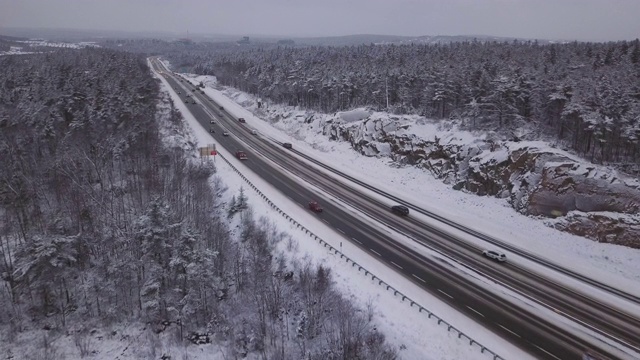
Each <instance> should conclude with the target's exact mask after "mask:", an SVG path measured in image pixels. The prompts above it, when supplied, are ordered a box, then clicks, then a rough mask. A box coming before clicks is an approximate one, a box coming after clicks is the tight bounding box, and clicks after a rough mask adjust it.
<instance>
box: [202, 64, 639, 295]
mask: <svg viewBox="0 0 640 360" xmlns="http://www.w3.org/2000/svg"><path fill="white" fill-rule="evenodd" d="M195 81H197V82H199V81H203V82H204V83H205V84H206V85H207V86H208V87H210V88H207V89H206V92H207V94H208V95H209V96H211V97H212V98H214V99H215V100H216V101H219V102H221V103H222V104H223V105H224V106H225V109H229V111H230V112H231V113H232V114H234V115H236V116H243V117H245V119H247V122H249V123H250V126H252V127H254V128H257V129H258V130H259V131H260V132H261V133H263V134H265V135H269V136H271V137H273V138H275V139H279V140H280V141H285V142H291V143H293V145H294V147H295V148H296V149H297V150H299V151H303V152H305V153H308V154H309V155H310V156H313V157H315V158H316V159H318V160H321V161H323V162H325V163H327V164H331V166H333V167H334V168H337V169H338V170H340V171H343V172H345V173H347V174H350V175H353V176H355V177H357V178H360V179H362V180H365V181H366V182H368V183H370V184H371V185H374V186H376V187H378V188H380V189H383V190H385V191H387V192H389V193H391V194H394V195H397V196H399V197H402V198H404V199H410V200H411V202H413V203H414V204H416V205H418V206H421V207H423V208H425V209H426V210H429V211H434V212H438V213H439V214H440V215H442V216H445V217H447V218H449V219H451V220H454V221H456V222H459V223H461V224H464V225H467V226H469V227H471V228H474V229H476V230H479V231H481V232H483V233H485V234H487V235H490V236H493V237H495V238H499V239H500V240H502V241H505V242H508V243H510V244H512V245H514V246H517V247H520V248H522V249H526V250H527V251H529V252H531V253H534V254H537V255H538V256H540V257H542V258H546V259H549V260H550V261H553V262H555V263H558V264H561V265H562V266H565V267H567V268H570V269H572V270H574V271H577V272H579V273H582V274H586V275H588V276H590V277H592V278H594V279H596V280H599V281H601V282H603V283H606V284H611V285H613V286H616V287H618V288H620V289H623V290H626V291H631V292H633V290H634V289H640V284H639V283H640V250H637V249H631V248H627V247H623V246H618V245H614V244H609V243H598V242H594V241H592V240H588V239H585V238H584V237H580V236H576V235H572V234H570V233H566V232H561V231H558V230H556V229H554V228H551V227H549V226H547V225H546V223H547V222H553V221H556V220H550V219H541V218H534V217H530V216H526V215H523V214H520V213H518V212H516V211H514V210H513V207H512V205H511V204H510V203H509V201H508V200H509V199H508V198H498V197H492V196H482V197H480V196H476V195H474V194H470V193H467V192H462V191H456V190H453V189H452V185H450V184H447V183H443V181H442V180H440V179H437V178H435V177H434V176H433V175H432V173H431V172H430V171H426V170H425V169H424V168H421V167H416V166H403V165H400V164H398V162H397V161H393V160H392V159H390V158H388V157H384V156H380V157H370V156H363V155H362V154H360V153H359V152H357V151H354V149H353V146H352V143H351V142H348V141H335V140H331V137H330V135H326V134H325V132H324V131H325V125H326V124H327V123H332V122H334V120H335V118H336V117H340V116H342V114H330V115H327V114H318V113H314V112H310V111H306V110H299V109H295V108H292V107H287V106H280V105H273V104H264V103H263V104H262V106H261V107H260V108H259V107H258V101H257V99H256V98H255V97H253V96H251V95H249V94H246V93H242V92H240V91H237V90H235V89H230V88H222V89H221V90H215V89H217V88H218V86H217V84H216V82H215V78H214V77H211V76H194V82H195ZM384 116H386V117H387V118H389V119H391V120H400V119H401V118H402V119H404V120H407V119H408V120H412V121H411V124H410V125H409V124H407V125H405V126H401V127H399V128H398V130H397V131H398V132H405V133H411V134H413V135H415V136H416V137H417V138H420V139H439V140H438V142H441V143H444V142H447V143H450V144H457V145H459V146H463V145H464V146H467V147H469V148H472V147H473V146H474V144H476V143H478V142H483V140H484V137H483V136H482V135H481V136H476V135H475V134H471V133H469V132H464V131H457V132H451V131H448V130H447V129H442V128H440V127H438V126H437V125H435V124H433V123H430V122H428V121H426V120H425V119H422V118H420V117H417V116H407V117H400V116H397V115H389V114H386V115H384V114H381V113H374V114H372V115H370V119H371V118H373V119H376V118H382V117H384ZM356 121H358V120H356ZM359 121H362V120H359ZM527 144H531V143H527ZM522 145H526V144H522ZM514 146H515V145H514ZM538 146H544V144H543V143H538ZM547 148H548V147H547ZM491 154H494V155H492V156H495V157H498V156H499V155H500V154H502V156H503V157H504V156H505V153H504V151H503V150H497V149H496V151H494V152H492V153H491ZM565 155H566V156H570V155H569V154H566V153H565ZM371 174H375V176H371ZM507 255H509V254H507ZM635 292H636V293H638V292H640V290H638V291H635Z"/></svg>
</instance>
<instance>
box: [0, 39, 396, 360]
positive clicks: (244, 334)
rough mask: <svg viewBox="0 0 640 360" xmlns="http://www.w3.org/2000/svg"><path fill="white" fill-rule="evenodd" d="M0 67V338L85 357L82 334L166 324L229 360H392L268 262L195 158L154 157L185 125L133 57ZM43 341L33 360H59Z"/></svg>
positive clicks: (247, 223) (286, 266) (260, 239)
mask: <svg viewBox="0 0 640 360" xmlns="http://www.w3.org/2000/svg"><path fill="white" fill-rule="evenodd" d="M0 68H2V69H3V71H2V72H0V153H2V154H3V156H2V157H0V225H1V227H0V275H1V278H0V324H6V327H3V328H0V334H1V335H2V336H0V337H2V338H3V340H5V341H8V342H11V341H13V339H15V338H16V337H17V336H18V335H19V334H20V333H22V332H25V331H29V330H33V329H42V328H44V329H46V330H47V331H49V332H50V333H52V334H58V335H64V334H74V336H76V337H77V338H78V339H79V340H77V341H76V345H77V347H78V354H79V355H80V356H82V357H84V356H87V355H88V354H89V353H90V350H91V349H87V345H86V344H87V342H86V341H82V338H83V337H87V336H89V333H90V331H92V329H95V328H96V327H101V326H105V325H106V324H112V323H122V322H134V321H139V322H141V323H144V324H147V325H148V326H147V327H148V328H149V331H154V330H155V332H156V333H159V332H161V331H163V329H164V328H165V326H166V325H167V324H173V326H171V329H172V330H171V331H174V332H175V334H172V336H173V337H174V338H175V339H176V342H177V343H184V342H185V341H186V339H187V338H188V337H189V334H191V333H192V332H199V333H208V334H209V336H211V337H212V338H213V339H212V341H214V342H218V343H220V344H221V347H223V348H224V349H225V351H224V352H223V353H225V354H228V356H229V358H237V357H244V356H247V355H251V354H253V356H254V357H255V358H262V359H298V358H307V359H355V358H367V359H374V358H375V359H394V358H395V357H396V356H397V355H396V351H395V350H394V349H392V348H391V347H390V346H389V345H388V344H387V343H386V342H385V338H384V335H383V334H381V333H379V332H377V331H375V329H373V325H372V323H371V315H370V314H367V312H366V311H359V310H358V309H355V308H354V307H353V306H352V305H351V304H350V303H349V301H348V300H346V299H344V298H342V297H341V295H340V294H338V292H337V290H335V289H334V288H333V285H332V279H331V272H330V270H329V269H326V268H324V267H322V266H317V265H314V264H310V263H299V262H296V261H290V260H287V259H286V258H285V257H284V256H283V255H282V254H278V253H275V252H274V245H275V244H276V243H278V242H280V241H286V238H287V235H285V234H282V233H279V232H277V231H275V230H274V227H273V226H271V224H269V223H268V222H266V221H263V220H255V219H253V216H252V213H251V209H250V206H249V205H250V204H246V201H245V200H244V197H243V196H242V194H237V198H235V199H234V202H233V204H232V206H229V205H228V204H224V203H222V201H221V200H220V199H221V198H220V194H222V193H223V192H224V191H225V186H224V184H223V183H222V182H221V181H220V179H217V178H216V176H215V173H216V169H215V167H214V166H213V165H212V164H211V163H209V162H205V163H201V162H199V161H194V160H193V153H195V148H194V146H195V145H193V144H191V147H187V148H184V147H178V146H166V145H164V144H163V140H162V136H161V131H162V130H161V126H162V125H161V124H162V123H165V124H170V126H172V127H175V128H178V129H182V131H186V130H184V126H185V125H184V124H183V123H182V117H181V115H180V113H179V112H178V111H177V110H176V109H175V108H174V107H173V104H171V102H170V100H169V99H168V97H166V95H163V93H161V92H160V90H159V86H158V83H157V82H156V80H154V79H153V77H152V76H151V74H150V71H149V69H148V67H147V64H146V60H145V59H144V58H142V57H140V56H138V55H134V54H131V53H123V52H117V51H112V50H105V49H83V50H54V51H53V52H49V53H46V54H32V55H19V56H3V57H0ZM163 104H164V105H163ZM167 104H168V105H167ZM192 150H193V151H192ZM234 218H235V219H236V220H238V219H239V220H238V221H237V222H238V223H239V228H238V231H237V234H238V236H233V235H232V231H231V229H230V228H229V223H230V221H231V219H234ZM163 324H164V325H163ZM167 331H169V330H167ZM39 344H41V345H40V346H41V347H42V348H41V349H40V348H38V347H36V346H32V347H30V351H41V353H37V354H36V355H34V354H30V356H32V357H33V358H40V359H49V358H51V359H52V358H56V356H55V351H53V350H52V345H51V344H50V343H48V341H47V340H45V341H44V343H41V342H39ZM150 351H155V350H153V349H151V350H150Z"/></svg>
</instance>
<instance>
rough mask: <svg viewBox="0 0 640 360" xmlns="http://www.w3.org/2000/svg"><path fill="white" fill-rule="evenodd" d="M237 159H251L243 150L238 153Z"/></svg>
mask: <svg viewBox="0 0 640 360" xmlns="http://www.w3.org/2000/svg"><path fill="white" fill-rule="evenodd" d="M236 157H237V158H238V159H240V160H247V159H248V158H249V157H248V156H247V154H246V153H245V152H244V151H241V150H238V151H236Z"/></svg>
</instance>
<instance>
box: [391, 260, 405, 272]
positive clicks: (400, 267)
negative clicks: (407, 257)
mask: <svg viewBox="0 0 640 360" xmlns="http://www.w3.org/2000/svg"><path fill="white" fill-rule="evenodd" d="M391 263H392V264H393V265H395V266H396V267H398V268H399V269H400V270H404V269H403V268H402V266H400V265H398V264H396V263H394V262H393V261H392V262H391Z"/></svg>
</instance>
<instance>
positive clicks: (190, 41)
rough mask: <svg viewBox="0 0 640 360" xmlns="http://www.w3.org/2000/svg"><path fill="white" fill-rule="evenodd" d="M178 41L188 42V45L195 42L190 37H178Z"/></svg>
mask: <svg viewBox="0 0 640 360" xmlns="http://www.w3.org/2000/svg"><path fill="white" fill-rule="evenodd" d="M176 42H178V43H181V44H186V45H191V44H193V40H191V39H189V38H182V39H178V40H176Z"/></svg>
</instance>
